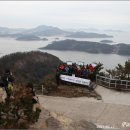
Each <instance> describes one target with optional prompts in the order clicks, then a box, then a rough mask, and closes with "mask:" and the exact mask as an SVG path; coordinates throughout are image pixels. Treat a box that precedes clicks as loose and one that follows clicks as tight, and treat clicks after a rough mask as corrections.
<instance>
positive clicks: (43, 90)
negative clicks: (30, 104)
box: [42, 84, 44, 94]
mask: <svg viewBox="0 0 130 130" xmlns="http://www.w3.org/2000/svg"><path fill="white" fill-rule="evenodd" d="M43 91H44V88H43V84H42V94H43Z"/></svg>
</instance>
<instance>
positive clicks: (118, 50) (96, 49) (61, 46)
mask: <svg viewBox="0 0 130 130" xmlns="http://www.w3.org/2000/svg"><path fill="white" fill-rule="evenodd" d="M40 49H49V50H70V51H83V52H88V53H97V54H98V53H104V54H119V55H130V51H129V50H130V45H129V44H124V43H120V44H115V45H109V44H101V43H99V42H90V41H76V40H69V39H67V40H62V41H54V42H53V43H52V44H49V45H47V46H46V47H43V48H40Z"/></svg>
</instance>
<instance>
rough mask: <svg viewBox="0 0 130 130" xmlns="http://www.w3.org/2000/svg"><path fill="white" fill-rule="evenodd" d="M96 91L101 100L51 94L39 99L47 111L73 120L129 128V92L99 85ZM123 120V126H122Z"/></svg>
mask: <svg viewBox="0 0 130 130" xmlns="http://www.w3.org/2000/svg"><path fill="white" fill-rule="evenodd" d="M96 91H97V92H98V93H99V94H100V95H101V96H102V99H103V100H96V99H94V98H88V97H80V98H64V97H52V96H39V100H40V102H41V105H42V106H43V107H44V108H46V109H48V110H49V111H51V112H56V113H59V114H62V115H64V116H66V117H69V118H71V119H73V120H75V121H79V120H86V121H89V122H92V123H94V124H96V125H97V126H98V127H102V128H107V127H111V128H120V129H125V128H127V129H130V126H129V124H130V93H126V92H117V91H114V90H109V89H107V88H103V87H101V86H98V87H97V88H96ZM123 122H125V127H123V126H122V123H123ZM126 123H127V124H126ZM126 125H127V127H126Z"/></svg>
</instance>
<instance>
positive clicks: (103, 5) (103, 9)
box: [0, 1, 130, 29]
mask: <svg viewBox="0 0 130 130" xmlns="http://www.w3.org/2000/svg"><path fill="white" fill-rule="evenodd" d="M43 24H44V25H52V26H58V27H61V28H88V27H91V28H99V29H108V28H109V29H110V28H114V29H130V1H0V26H6V27H26V28H31V27H35V26H38V25H43Z"/></svg>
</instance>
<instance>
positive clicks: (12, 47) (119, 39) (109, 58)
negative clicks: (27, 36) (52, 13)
mask: <svg viewBox="0 0 130 130" xmlns="http://www.w3.org/2000/svg"><path fill="white" fill-rule="evenodd" d="M107 34H108V33H107ZM109 34H110V35H113V36H114V38H67V37H63V36H55V37H46V38H47V39H48V41H17V40H15V39H14V38H9V37H8V38H7V37H6V38H5V37H1V38H0V57H2V56H4V55H7V54H11V53H15V52H28V51H35V50H39V51H42V52H47V53H50V54H52V55H55V56H57V57H58V58H59V59H61V60H62V61H64V62H66V61H72V62H76V63H78V62H79V61H80V62H84V63H85V64H90V63H93V62H97V63H98V62H100V63H102V64H103V66H104V70H106V69H114V68H115V66H117V64H122V65H124V63H125V61H126V60H128V59H130V56H123V55H117V54H92V53H87V52H80V51H56V50H41V49H39V48H41V47H45V46H47V45H48V44H51V43H52V42H53V41H58V40H65V39H74V40H78V41H96V42H100V41H101V40H112V41H113V43H108V44H117V43H125V44H130V33H128V32H114V33H109ZM102 44H103V43H102Z"/></svg>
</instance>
